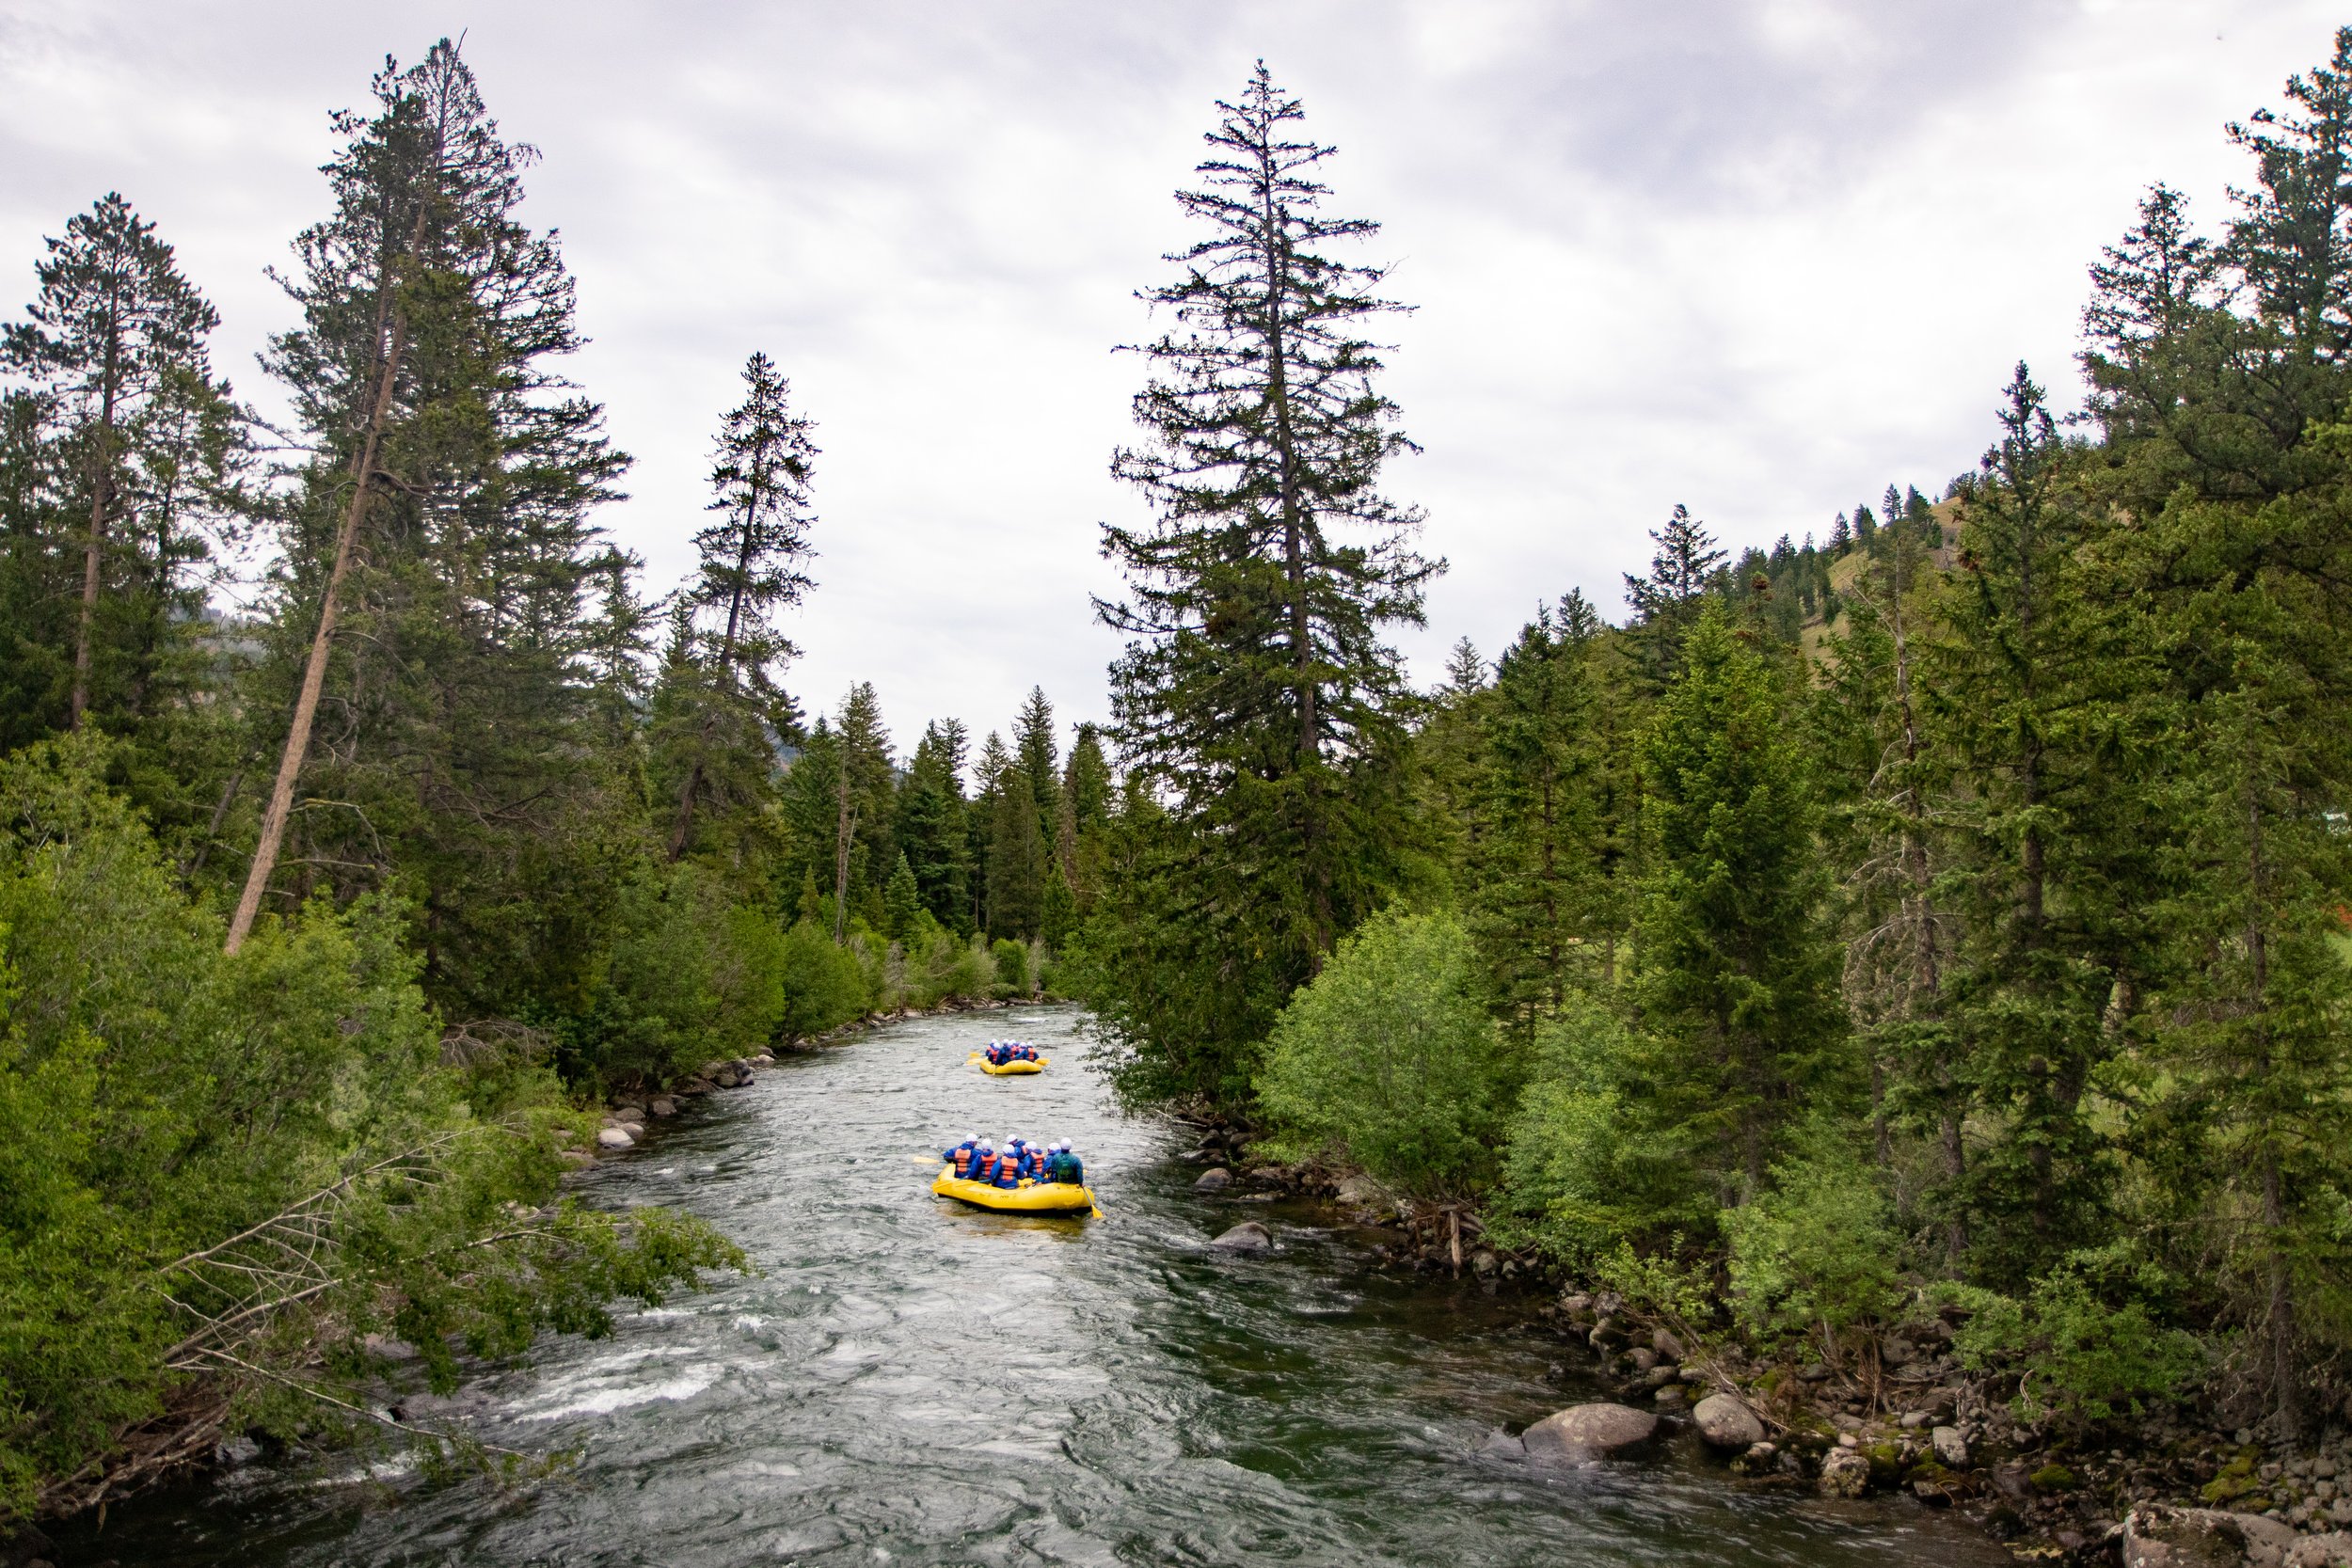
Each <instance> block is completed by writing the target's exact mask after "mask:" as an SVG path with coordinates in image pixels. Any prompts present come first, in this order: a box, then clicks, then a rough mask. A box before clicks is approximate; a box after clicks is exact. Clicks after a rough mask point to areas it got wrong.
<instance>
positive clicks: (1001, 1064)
mask: <svg viewBox="0 0 2352 1568" xmlns="http://www.w3.org/2000/svg"><path fill="white" fill-rule="evenodd" d="M1052 1060H1053V1058H1052V1057H1051V1056H1041V1055H1039V1054H1038V1053H1037V1048H1036V1047H1035V1046H1032V1045H1025V1044H1024V1043H1023V1042H1021V1041H1020V1040H991V1041H989V1042H988V1044H987V1045H985V1046H983V1047H982V1048H981V1049H979V1050H977V1051H975V1052H974V1053H972V1054H971V1055H969V1056H966V1057H965V1058H964V1063H965V1065H967V1066H977V1067H978V1068H979V1069H980V1070H981V1071H982V1072H985V1073H987V1074H988V1075H989V1076H990V1077H992V1078H1002V1077H1005V1076H1007V1075H1008V1074H1011V1073H1022V1072H1042V1071H1044V1070H1045V1068H1046V1065H1047V1064H1048V1063H1050V1062H1051V1061H1052Z"/></svg>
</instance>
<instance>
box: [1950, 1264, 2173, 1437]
mask: <svg viewBox="0 0 2352 1568" xmlns="http://www.w3.org/2000/svg"><path fill="white" fill-rule="evenodd" d="M2173 1288H2174V1287H2173V1281H2172V1280H2171V1279H2170V1278H2169V1276H2168V1275H2166V1273H2165V1271H2164V1270H2163V1269H2161V1268H2159V1267H2158V1266H2157V1265H2156V1264H2154V1263H2153V1262H2151V1261H2149V1260H2148V1259H2146V1258H2144V1257H2143V1256H2141V1255H2140V1254H2139V1253H2138V1252H2137V1250H2136V1249H2135V1248H2134V1247H2132V1246H2131V1244H2130V1243H2124V1242H2119V1243H2113V1244H2111V1245H2108V1246H2105V1247H2098V1248H2093V1249H2087V1250H2084V1251H2080V1252H2074V1253H2071V1254H2069V1255H2068V1256H2067V1258H2066V1259H2064V1260H2063V1261H2062V1262H2060V1263H2059V1264H2058V1267H2056V1268H2054V1269H2052V1270H2051V1271H2050V1272H2049V1273H2047V1274H2046V1275H2042V1277H2041V1278H2040V1279H2037V1280H2035V1281H2034V1282H2033V1285H2032V1288H2031V1289H2030V1290H2029V1291H2027V1293H2026V1296H2025V1297H2024V1298H2023V1299H2019V1298H2017V1297H2013V1296H2007V1295H2002V1294H1999V1293H1997V1292H1995V1291H1985V1290H1978V1289H1974V1288H1971V1287H1967V1286H1947V1287H1946V1288H1945V1289H1944V1291H1943V1292H1942V1294H1943V1296H1944V1297H1945V1299H1947V1300H1949V1301H1952V1302H1954V1303H1956V1304H1958V1305H1960V1306H1962V1307H1966V1308H1968V1309H1969V1317H1968V1321H1967V1322H1966V1323H1963V1324H1962V1325H1961V1328H1960V1331H1959V1333H1958V1334H1957V1335H1955V1336H1954V1338H1953V1347H1954V1349H1955V1350H1956V1351H1957V1352H1958V1353H1959V1355H1960V1359H1961V1364H1962V1365H1963V1366H1964V1367H1967V1368H1969V1369H1970V1370H1977V1371H1982V1370H2000V1371H2010V1372H2014V1373H2016V1374H2017V1378H2018V1390H2017V1398H2016V1400H2015V1401H2014V1405H2015V1408H2016V1409H2017V1412H2018V1414H2020V1415H2021V1416H2024V1417H2026V1418H2028V1419H2039V1418H2041V1417H2042V1416H2043V1415H2045V1414H2055V1415H2056V1416H2057V1417H2058V1418H2059V1419H2060V1420H2061V1421H2065V1422H2068V1423H2070V1424H2075V1425H2079V1424H2081V1423H2084V1422H2089V1421H2102V1420H2106V1419H2109V1418H2113V1417H2116V1416H2120V1415H2123V1414H2125V1413H2130V1414H2133V1415H2137V1414H2138V1413H2139V1412H2140V1410H2141V1409H2142V1408H2143V1407H2144V1405H2145V1404H2146V1402H2148V1401H2150V1400H2160V1399H2167V1398H2169V1397H2171V1396H2172V1395H2174V1394H2176V1393H2178V1392H2179V1391H2180V1390H2181V1388H2182V1387H2183V1386H2184V1385H2185V1384H2187V1383H2188V1382H2189V1381H2190V1380H2191V1379H2193V1378H2194V1377H2196V1376H2197V1374H2198V1373H2199V1372H2200V1371H2201V1370H2203V1368H2204V1365H2205V1354H2204V1351H2203V1348H2202V1347H2201V1346H2200V1345H2199V1343H2198V1342H2197V1340H2196V1338H2194V1337H2193V1336H2191V1335H2189V1334H2187V1333H2185V1332H2183V1331H2182V1330H2180V1329H2177V1328H2172V1327H2169V1326H2167V1325H2166V1323H2165V1322H2164V1317H2165V1304H2166V1301H2167V1299H2168V1298H2169V1295H2170V1294H2171V1293H2172V1291H2173Z"/></svg>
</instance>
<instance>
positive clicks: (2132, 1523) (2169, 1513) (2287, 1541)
mask: <svg viewBox="0 0 2352 1568" xmlns="http://www.w3.org/2000/svg"><path fill="white" fill-rule="evenodd" d="M2314 1539H2317V1538H2316V1537H2315V1538H2314ZM2297 1544H2298V1542H2297V1539H2296V1530H2295V1527H2294V1526H2292V1525H2282V1524H2280V1522H2279V1521H2277V1520H2276V1519H2265V1518H2264V1517H2262V1516H2261V1515H2260V1514H2257V1513H2224V1512H2223V1511H2221V1510H2220V1509H2217V1508H2171V1507H2168V1506H2166V1505H2164V1504H2162V1503H2142V1504H2140V1505H2139V1506H2138V1507H2137V1508H2135V1509H2133V1510H2132V1512H2131V1513H2129V1514H2127V1515H2126V1516H2125V1517H2124V1520H2123V1568H2284V1564H2285V1563H2286V1561H2287V1560H2288V1559H2287V1554H2288V1553H2289V1552H2291V1551H2293V1550H2295V1549H2296V1545H2297Z"/></svg>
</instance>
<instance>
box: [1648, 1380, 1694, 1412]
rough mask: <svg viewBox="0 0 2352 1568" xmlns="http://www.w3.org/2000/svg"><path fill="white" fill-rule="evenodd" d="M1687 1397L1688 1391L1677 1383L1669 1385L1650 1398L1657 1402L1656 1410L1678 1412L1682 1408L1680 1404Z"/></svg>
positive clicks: (1688, 1395)
mask: <svg viewBox="0 0 2352 1568" xmlns="http://www.w3.org/2000/svg"><path fill="white" fill-rule="evenodd" d="M1689 1397H1690V1393H1689V1391H1688V1390H1687V1389H1685V1388H1684V1387H1683V1386H1682V1385H1681V1384H1679V1383H1669V1384H1667V1385H1666V1386H1664V1387H1663V1388H1661V1389H1659V1390H1658V1392H1656V1393H1654V1394H1652V1395H1651V1396H1650V1398H1651V1399H1653V1400H1655V1401H1657V1402H1658V1408H1659V1409H1661V1410H1679V1409H1681V1408H1682V1402H1683V1401H1684V1400H1686V1399H1688V1398H1689Z"/></svg>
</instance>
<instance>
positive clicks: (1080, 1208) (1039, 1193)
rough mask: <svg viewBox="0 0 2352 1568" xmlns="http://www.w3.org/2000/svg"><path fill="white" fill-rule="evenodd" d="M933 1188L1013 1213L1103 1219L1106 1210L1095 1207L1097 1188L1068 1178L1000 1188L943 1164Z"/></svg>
mask: <svg viewBox="0 0 2352 1568" xmlns="http://www.w3.org/2000/svg"><path fill="white" fill-rule="evenodd" d="M931 1191H932V1192H934V1193H936V1194H937V1195H939V1196H941V1197H952V1198H956V1199H959V1200H960V1201H961V1202H964V1203H969V1204H972V1205H974V1206H975V1207H977V1208H981V1209H994V1210H997V1211H999V1212H1004V1213H1009V1214H1086V1213H1090V1214H1093V1215H1094V1216H1095V1217H1096V1218H1098V1219H1100V1218H1101V1217H1102V1213H1103V1211H1102V1210H1100V1209H1098V1208H1096V1207H1095V1206H1094V1189H1093V1188H1091V1187H1087V1186H1073V1185H1071V1184H1070V1183H1069V1182H1067V1181H1024V1182H1022V1183H1021V1185H1019V1186H1018V1187H999V1186H995V1185H993V1184H992V1183H989V1182H984V1181H974V1180H970V1179H968V1178H962V1177H959V1176H957V1175H956V1167H955V1166H953V1165H942V1166H940V1167H939V1175H938V1176H937V1177H936V1178H934V1179H933V1180H932V1181H931Z"/></svg>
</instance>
